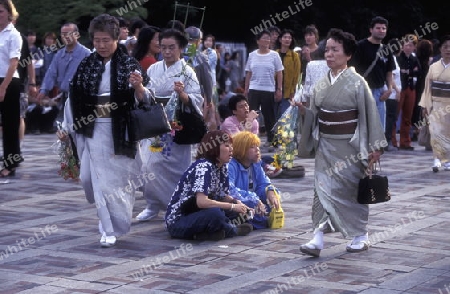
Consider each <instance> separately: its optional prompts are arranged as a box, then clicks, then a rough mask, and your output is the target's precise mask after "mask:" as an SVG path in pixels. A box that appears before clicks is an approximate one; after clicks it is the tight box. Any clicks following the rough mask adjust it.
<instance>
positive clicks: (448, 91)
mask: <svg viewBox="0 0 450 294" xmlns="http://www.w3.org/2000/svg"><path fill="white" fill-rule="evenodd" d="M431 96H433V97H440V98H450V83H446V82H441V81H432V82H431Z"/></svg>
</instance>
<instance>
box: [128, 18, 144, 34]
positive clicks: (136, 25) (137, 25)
mask: <svg viewBox="0 0 450 294" xmlns="http://www.w3.org/2000/svg"><path fill="white" fill-rule="evenodd" d="M147 25H148V24H147V23H146V22H145V21H143V20H142V19H140V18H136V19H133V20H131V24H130V33H131V34H132V35H134V34H135V33H136V30H137V29H142V28H143V27H145V26H147Z"/></svg>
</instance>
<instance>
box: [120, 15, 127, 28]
mask: <svg viewBox="0 0 450 294" xmlns="http://www.w3.org/2000/svg"><path fill="white" fill-rule="evenodd" d="M117 19H118V20H119V28H128V26H129V25H130V22H129V21H128V20H126V19H125V18H123V17H121V16H117Z"/></svg>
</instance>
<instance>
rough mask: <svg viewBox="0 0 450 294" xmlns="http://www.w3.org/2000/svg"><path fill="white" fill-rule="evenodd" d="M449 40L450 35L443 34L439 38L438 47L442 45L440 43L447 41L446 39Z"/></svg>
mask: <svg viewBox="0 0 450 294" xmlns="http://www.w3.org/2000/svg"><path fill="white" fill-rule="evenodd" d="M449 40H450V35H444V36H442V38H441V39H439V44H440V45H439V48H440V47H442V45H443V44H444V43H445V42H447V41H449Z"/></svg>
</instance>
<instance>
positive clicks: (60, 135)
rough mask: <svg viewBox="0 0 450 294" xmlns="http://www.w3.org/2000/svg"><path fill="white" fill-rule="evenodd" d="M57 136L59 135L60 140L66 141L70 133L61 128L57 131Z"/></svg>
mask: <svg viewBox="0 0 450 294" xmlns="http://www.w3.org/2000/svg"><path fill="white" fill-rule="evenodd" d="M56 136H57V137H58V139H59V140H61V141H64V140H66V139H67V138H68V135H67V133H66V132H64V131H61V130H57V131H56Z"/></svg>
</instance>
